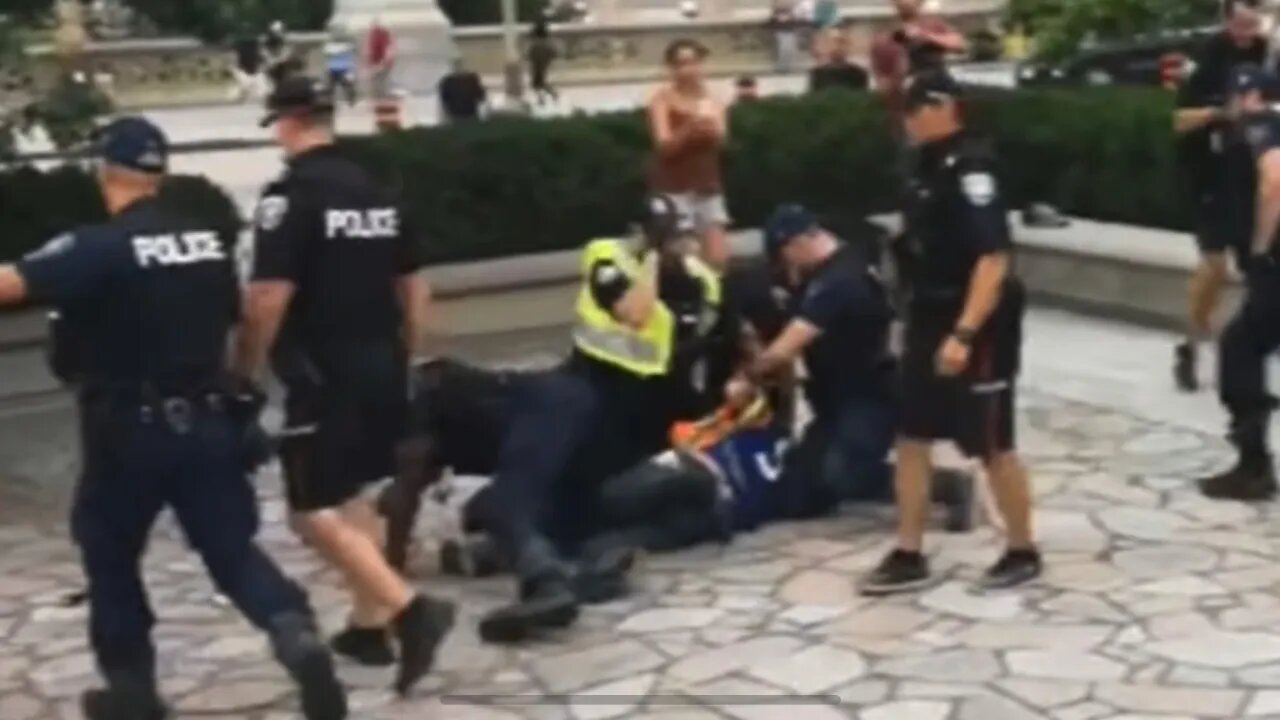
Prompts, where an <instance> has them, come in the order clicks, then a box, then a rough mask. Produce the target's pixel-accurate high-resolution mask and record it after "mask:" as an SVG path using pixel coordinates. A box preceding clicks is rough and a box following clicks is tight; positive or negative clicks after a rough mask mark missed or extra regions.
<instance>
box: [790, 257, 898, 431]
mask: <svg viewBox="0 0 1280 720" xmlns="http://www.w3.org/2000/svg"><path fill="white" fill-rule="evenodd" d="M796 317H797V318H799V319H801V320H804V321H805V322H808V323H810V324H812V325H813V326H814V327H816V328H818V329H819V330H820V331H821V332H822V334H821V335H819V336H818V338H817V339H816V340H814V341H813V342H812V343H810V344H809V346H808V347H806V348H805V350H804V362H805V368H806V370H807V371H808V381H807V385H806V387H805V391H806V393H805V394H806V396H807V397H808V400H809V404H810V405H811V406H812V407H813V410H814V413H815V414H816V415H818V416H819V417H822V416H823V415H827V414H829V415H831V416H832V417H834V416H835V415H836V414H837V413H838V412H839V411H840V408H841V407H842V404H843V402H844V401H846V400H848V399H887V398H888V397H889V396H890V395H891V388H892V380H893V376H892V370H893V362H892V360H891V359H890V355H889V348H888V339H889V324H890V322H891V321H892V320H893V310H892V308H891V307H890V306H889V300H888V297H887V295H886V293H885V291H884V288H883V286H882V285H881V283H880V281H879V280H878V279H877V278H876V276H875V275H874V274H873V271H872V269H871V268H870V267H869V266H868V265H867V263H866V261H865V260H864V258H863V257H862V256H861V253H859V252H858V251H857V250H856V249H855V248H853V247H849V246H842V247H841V248H840V250H838V251H837V252H836V253H835V254H834V255H832V256H831V257H830V258H828V259H827V260H826V261H824V262H823V263H822V265H820V266H819V267H818V268H817V269H816V270H815V271H814V272H813V273H812V274H811V275H810V276H809V277H808V278H807V280H806V281H805V284H804V286H803V288H801V290H800V292H799V294H798V297H797V301H796Z"/></svg>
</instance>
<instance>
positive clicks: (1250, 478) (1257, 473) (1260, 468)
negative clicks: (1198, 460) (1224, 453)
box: [1197, 460, 1276, 502]
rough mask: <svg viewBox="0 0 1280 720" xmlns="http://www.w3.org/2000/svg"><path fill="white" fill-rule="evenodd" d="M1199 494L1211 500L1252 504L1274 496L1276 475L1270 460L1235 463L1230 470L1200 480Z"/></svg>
mask: <svg viewBox="0 0 1280 720" xmlns="http://www.w3.org/2000/svg"><path fill="white" fill-rule="evenodd" d="M1197 484H1198V485H1199V486H1200V492H1201V493H1203V494H1204V496H1205V497H1207V498H1211V499H1213V500H1239V501H1241V502H1254V501H1258V500H1270V499H1272V498H1274V497H1275V496H1276V474H1275V469H1274V468H1273V467H1272V466H1271V462H1270V460H1268V461H1265V462H1260V463H1245V462H1244V461H1243V460H1241V461H1240V462H1238V463H1236V465H1235V467H1233V468H1231V469H1230V470H1228V471H1226V472H1224V473H1221V474H1218V475H1214V476H1213V477H1207V478H1203V479H1201V480H1200V481H1199V482H1198V483H1197Z"/></svg>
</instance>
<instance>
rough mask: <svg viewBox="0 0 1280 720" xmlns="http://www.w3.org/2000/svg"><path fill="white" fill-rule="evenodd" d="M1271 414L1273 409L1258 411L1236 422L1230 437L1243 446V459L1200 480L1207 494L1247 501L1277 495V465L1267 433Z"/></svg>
mask: <svg viewBox="0 0 1280 720" xmlns="http://www.w3.org/2000/svg"><path fill="white" fill-rule="evenodd" d="M1270 416H1271V414H1270V412H1266V413H1255V414H1253V415H1250V416H1247V417H1244V418H1241V419H1240V420H1237V421H1236V422H1235V423H1234V426H1233V427H1232V429H1231V438H1230V439H1231V442H1232V444H1234V445H1235V446H1236V448H1237V449H1238V450H1239V453H1240V459H1239V461H1238V462H1236V465H1235V467H1233V468H1231V469H1230V470H1228V471H1226V472H1224V473H1220V474H1218V475H1214V476H1212V477H1207V478H1203V479H1201V480H1200V481H1199V485H1200V492H1201V493H1203V494H1204V496H1205V497H1208V498H1212V499H1214V500H1240V501H1244V502H1249V501H1257V500H1270V499H1272V498H1273V497H1275V495H1276V475H1275V467H1274V465H1273V464H1272V462H1271V453H1270V451H1269V450H1268V449H1267V435H1266V434H1267V425H1268V421H1269V420H1270Z"/></svg>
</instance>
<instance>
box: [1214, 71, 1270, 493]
mask: <svg viewBox="0 0 1280 720" xmlns="http://www.w3.org/2000/svg"><path fill="white" fill-rule="evenodd" d="M1272 84H1273V80H1272V79H1271V78H1270V77H1269V76H1267V75H1266V74H1264V73H1263V72H1262V71H1261V70H1259V69H1258V68H1256V67H1247V66H1246V67H1242V68H1239V69H1238V70H1237V72H1236V73H1235V74H1234V77H1233V79H1232V84H1231V92H1232V100H1231V102H1230V104H1229V109H1230V111H1231V114H1232V115H1233V116H1234V117H1235V118H1236V120H1235V121H1234V123H1233V127H1232V130H1231V131H1230V132H1229V133H1228V141H1227V162H1226V167H1227V171H1226V172H1225V173H1224V182H1225V185H1224V188H1223V192H1224V196H1225V197H1224V202H1223V205H1224V209H1225V210H1227V212H1229V213H1230V215H1231V216H1232V217H1237V218H1241V219H1245V222H1244V225H1243V227H1240V228H1233V234H1232V236H1231V237H1229V238H1228V239H1229V240H1230V241H1231V242H1232V243H1238V245H1239V246H1240V247H1241V248H1242V249H1243V256H1244V259H1243V262H1242V265H1243V266H1244V268H1245V272H1246V277H1247V281H1246V295H1245V301H1244V304H1243V305H1242V306H1241V308H1240V309H1239V311H1238V312H1237V313H1236V315H1235V317H1234V318H1232V320H1231V322H1230V323H1228V324H1227V327H1226V328H1225V329H1224V330H1223V333H1222V339H1221V340H1220V342H1219V347H1218V392H1219V397H1220V399H1221V401H1222V404H1223V406H1224V407H1225V408H1226V409H1227V412H1228V413H1229V414H1230V416H1231V424H1230V433H1229V438H1230V440H1231V443H1232V444H1233V445H1235V447H1236V450H1237V452H1238V459H1237V462H1236V464H1235V466H1234V467H1232V468H1230V469H1229V470H1227V471H1226V472H1224V473H1221V474H1218V475H1215V476H1213V477H1208V478H1205V479H1203V480H1201V481H1200V489H1201V491H1202V492H1203V493H1204V494H1205V495H1206V496H1208V497H1211V498H1217V499H1224V500H1265V499H1269V498H1271V497H1274V496H1275V493H1276V479H1275V470H1274V468H1273V466H1272V462H1271V452H1270V449H1269V447H1268V443H1267V429H1268V425H1269V424H1270V418H1271V413H1272V411H1273V410H1274V409H1275V407H1276V400H1275V398H1274V397H1273V396H1272V395H1270V393H1268V391H1267V385H1266V359H1267V357H1269V356H1270V355H1271V354H1272V353H1273V352H1275V350H1276V348H1277V347H1280V266H1278V265H1277V257H1280V255H1278V252H1277V250H1278V248H1277V247H1276V243H1275V237H1276V232H1277V226H1278V225H1280V116H1277V115H1276V114H1275V113H1274V112H1272V111H1270V110H1269V109H1268V108H1267V106H1266V102H1265V100H1264V99H1263V93H1264V91H1265V90H1267V89H1268V88H1269V86H1271V85H1272ZM1248 219H1253V221H1252V222H1249V221H1248ZM1237 233H1238V235H1239V237H1237V236H1236V235H1237Z"/></svg>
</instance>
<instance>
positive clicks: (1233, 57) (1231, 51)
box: [1177, 33, 1267, 202]
mask: <svg viewBox="0 0 1280 720" xmlns="http://www.w3.org/2000/svg"><path fill="white" fill-rule="evenodd" d="M1266 59H1267V41H1266V40H1265V39H1263V38H1258V39H1257V40H1256V41H1254V42H1253V43H1252V44H1250V45H1249V46H1247V47H1240V46H1239V45H1236V44H1235V42H1234V41H1232V40H1231V38H1230V37H1228V36H1227V35H1226V34H1225V33H1219V34H1218V35H1215V36H1213V37H1212V38H1210V39H1209V40H1208V41H1207V42H1206V43H1205V45H1204V47H1203V48H1201V50H1200V52H1199V53H1198V55H1197V56H1196V58H1195V70H1194V71H1193V72H1192V74H1191V77H1189V78H1187V81H1186V82H1185V83H1183V84H1182V86H1181V87H1180V88H1179V90H1178V101H1177V103H1178V107H1179V108H1203V107H1221V106H1222V105H1224V104H1225V103H1226V101H1227V86H1228V82H1229V80H1230V78H1231V73H1232V71H1233V69H1235V68H1236V67H1238V66H1240V65H1250V64H1252V65H1262V64H1263V63H1264V62H1265V61H1266ZM1227 130H1228V127H1227V125H1226V124H1225V123H1212V124H1210V125H1208V126H1206V127H1204V128H1201V129H1199V130H1195V131H1193V132H1190V133H1186V134H1185V135H1183V136H1182V137H1181V138H1179V141H1178V155H1179V159H1180V163H1181V165H1182V169H1183V172H1184V174H1185V176H1186V181H1187V183H1188V186H1189V187H1190V188H1191V190H1192V192H1193V193H1194V194H1195V196H1196V197H1197V198H1201V199H1202V200H1203V201H1205V202H1208V201H1210V200H1211V199H1212V198H1213V197H1215V196H1216V192H1215V191H1216V190H1217V189H1218V188H1219V187H1220V185H1221V182H1220V179H1219V173H1220V172H1221V163H1220V160H1221V157H1222V152H1223V146H1224V133H1225V132H1226V131H1227Z"/></svg>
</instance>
